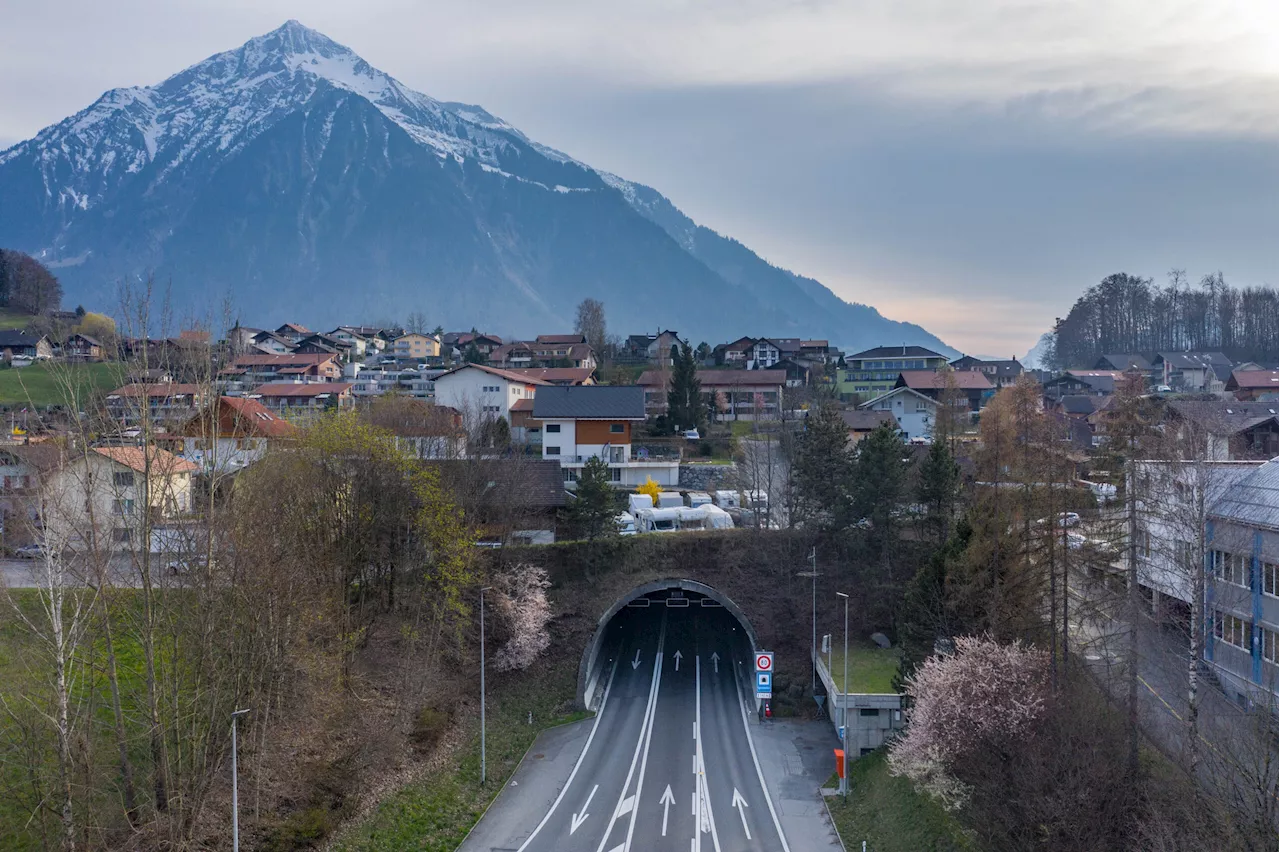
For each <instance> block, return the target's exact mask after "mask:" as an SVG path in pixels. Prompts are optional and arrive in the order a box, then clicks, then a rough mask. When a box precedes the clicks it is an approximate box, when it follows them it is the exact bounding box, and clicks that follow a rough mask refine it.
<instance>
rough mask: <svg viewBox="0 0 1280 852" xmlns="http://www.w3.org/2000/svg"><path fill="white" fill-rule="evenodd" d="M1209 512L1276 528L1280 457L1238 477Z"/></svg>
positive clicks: (1279, 511)
mask: <svg viewBox="0 0 1280 852" xmlns="http://www.w3.org/2000/svg"><path fill="white" fill-rule="evenodd" d="M1209 513H1210V514H1211V515H1213V516H1215V517H1218V518H1224V519H1227V520H1230V521H1235V522H1237V523H1240V524H1244V525H1247V526H1251V527H1264V528H1266V529H1270V530H1274V529H1276V528H1277V522H1276V519H1277V517H1278V516H1280V459H1272V460H1271V461H1269V462H1265V463H1264V464H1260V465H1258V467H1257V468H1256V469H1255V470H1252V471H1250V472H1249V473H1247V474H1245V475H1244V476H1243V477H1241V478H1240V479H1237V480H1236V481H1235V482H1234V483H1232V484H1231V486H1230V487H1228V489H1227V491H1226V493H1225V494H1223V496H1222V499H1220V500H1218V502H1217V503H1216V504H1214V506H1213V507H1212V508H1211V509H1210V510H1209Z"/></svg>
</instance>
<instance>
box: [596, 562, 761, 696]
mask: <svg viewBox="0 0 1280 852" xmlns="http://www.w3.org/2000/svg"><path fill="white" fill-rule="evenodd" d="M662 608H669V609H678V610H682V611H688V610H691V609H697V610H706V611H707V612H706V614H707V616H708V617H718V618H722V619H725V620H726V621H728V622H729V623H731V624H733V625H734V627H732V628H730V629H740V630H741V631H742V634H743V637H744V639H743V641H744V642H745V643H747V648H746V650H748V651H750V650H754V649H756V648H759V647H760V646H759V643H758V642H757V641H756V632H755V629H754V628H753V627H752V626H751V621H750V620H749V619H748V618H747V616H746V614H745V613H744V612H743V611H742V609H741V608H739V607H738V605H737V604H735V603H734V602H733V601H732V600H730V599H729V598H728V597H726V596H725V595H724V594H722V593H721V592H719V591H717V590H716V589H714V588H712V587H711V586H708V585H706V584H705V583H699V582H698V581H696V580H680V579H673V580H655V581H654V582H652V583H645V584H644V585H642V586H637V587H635V588H634V589H632V590H631V591H629V592H627V593H626V594H625V595H623V596H622V597H620V598H618V599H617V600H616V601H614V603H613V606H611V607H609V609H608V610H607V611H606V612H605V613H604V615H602V616H601V617H600V621H599V622H598V623H597V624H596V630H595V633H594V634H593V635H592V637H591V641H590V642H589V643H588V644H587V647H586V648H584V649H583V651H582V662H581V663H579V665H578V704H579V706H582V707H586V708H587V709H588V710H594V709H595V708H596V705H597V703H598V701H599V698H600V693H601V691H602V689H603V680H605V679H606V678H605V677H602V675H603V676H607V674H608V665H607V664H608V663H609V660H610V659H611V655H610V653H609V651H610V649H611V645H610V643H611V642H612V641H614V639H615V637H616V636H617V633H618V631H617V629H616V628H618V627H619V626H621V625H622V624H625V623H626V622H628V621H632V620H635V619H643V618H645V617H652V616H657V615H660V612H661V609H662ZM611 626H612V627H613V628H615V629H614V630H611V629H610V628H611Z"/></svg>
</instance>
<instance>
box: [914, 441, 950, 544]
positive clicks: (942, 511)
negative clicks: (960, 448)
mask: <svg viewBox="0 0 1280 852" xmlns="http://www.w3.org/2000/svg"><path fill="white" fill-rule="evenodd" d="M959 488H960V466H959V465H958V464H956V460H955V458H954V457H953V456H952V455H951V450H950V449H949V448H948V446H947V444H946V443H945V442H939V441H937V440H935V441H934V443H933V446H931V447H929V454H928V455H927V456H925V458H924V461H922V462H921V463H920V478H919V481H918V482H917V484H916V499H917V500H919V501H920V503H921V504H922V505H923V506H924V508H925V530H926V533H927V535H928V536H929V537H930V538H931V539H932V540H933V541H934V542H935V543H936V544H937V545H938V546H939V547H941V546H942V545H943V544H945V543H946V541H947V537H948V536H949V535H951V522H952V519H953V517H954V515H955V508H956V497H957V495H958V493H959Z"/></svg>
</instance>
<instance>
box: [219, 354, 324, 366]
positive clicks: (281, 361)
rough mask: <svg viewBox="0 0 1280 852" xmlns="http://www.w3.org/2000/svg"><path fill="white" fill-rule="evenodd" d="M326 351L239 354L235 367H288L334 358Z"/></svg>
mask: <svg viewBox="0 0 1280 852" xmlns="http://www.w3.org/2000/svg"><path fill="white" fill-rule="evenodd" d="M333 357H334V356H332V355H330V354H328V353H326V352H287V353H281V354H278V355H238V356H236V358H235V360H234V361H232V362H231V366H233V367H282V366H283V367H287V366H292V365H298V364H307V365H316V364H323V363H324V362H326V361H332V360H333Z"/></svg>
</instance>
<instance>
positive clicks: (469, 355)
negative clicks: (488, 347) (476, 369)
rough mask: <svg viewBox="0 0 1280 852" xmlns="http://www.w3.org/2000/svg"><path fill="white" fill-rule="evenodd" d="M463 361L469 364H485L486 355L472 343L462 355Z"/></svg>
mask: <svg viewBox="0 0 1280 852" xmlns="http://www.w3.org/2000/svg"><path fill="white" fill-rule="evenodd" d="M462 360H463V361H465V362H467V363H468V364H483V363H484V362H485V357H484V353H483V352H481V351H480V347H478V346H476V344H475V341H472V342H471V343H470V344H469V345H468V346H467V349H466V352H464V353H463V355H462Z"/></svg>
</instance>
